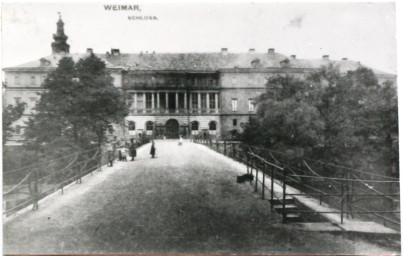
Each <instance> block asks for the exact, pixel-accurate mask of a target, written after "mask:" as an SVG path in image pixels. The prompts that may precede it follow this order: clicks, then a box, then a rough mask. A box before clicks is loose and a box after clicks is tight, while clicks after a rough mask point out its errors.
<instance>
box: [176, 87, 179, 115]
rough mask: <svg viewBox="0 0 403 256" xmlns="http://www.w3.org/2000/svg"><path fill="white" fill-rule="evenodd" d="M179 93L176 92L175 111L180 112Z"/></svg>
mask: <svg viewBox="0 0 403 256" xmlns="http://www.w3.org/2000/svg"><path fill="white" fill-rule="evenodd" d="M178 96H179V95H178V93H177V92H176V93H175V113H178V112H179V111H178V106H179V97H178Z"/></svg>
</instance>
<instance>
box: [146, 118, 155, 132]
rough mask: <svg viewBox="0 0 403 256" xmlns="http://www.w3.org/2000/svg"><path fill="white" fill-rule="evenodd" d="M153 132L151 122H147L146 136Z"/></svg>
mask: <svg viewBox="0 0 403 256" xmlns="http://www.w3.org/2000/svg"><path fill="white" fill-rule="evenodd" d="M153 130H154V123H153V122H151V121H148V122H147V123H146V134H147V135H152V134H153Z"/></svg>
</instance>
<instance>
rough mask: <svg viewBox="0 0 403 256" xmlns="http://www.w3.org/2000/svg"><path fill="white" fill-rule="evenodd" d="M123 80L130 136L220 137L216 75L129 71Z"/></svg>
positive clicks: (218, 94) (210, 73)
mask: <svg viewBox="0 0 403 256" xmlns="http://www.w3.org/2000/svg"><path fill="white" fill-rule="evenodd" d="M122 81H123V84H122V88H123V89H124V90H125V91H126V92H127V93H128V95H129V99H128V102H129V108H130V112H129V116H128V117H127V118H126V120H127V122H128V128H129V129H128V130H129V136H132V135H137V134H139V133H145V134H146V135H147V136H152V137H154V138H179V135H181V136H183V137H185V138H189V137H191V136H202V137H203V136H204V137H207V136H208V137H212V136H213V137H215V136H217V130H218V125H219V122H220V119H219V115H220V90H219V87H218V86H217V85H218V76H217V73H216V72H205V73H194V72H193V73H187V72H179V73H178V72H167V71H165V72H158V71H155V72H139V71H132V72H130V71H128V72H127V73H125V74H124V75H123V79H122Z"/></svg>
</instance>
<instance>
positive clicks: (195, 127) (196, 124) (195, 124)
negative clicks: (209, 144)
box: [192, 121, 199, 131]
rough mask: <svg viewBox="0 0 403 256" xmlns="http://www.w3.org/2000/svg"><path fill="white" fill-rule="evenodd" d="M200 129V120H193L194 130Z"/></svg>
mask: <svg viewBox="0 0 403 256" xmlns="http://www.w3.org/2000/svg"><path fill="white" fill-rule="evenodd" d="M198 130H199V122H197V121H193V122H192V131H198Z"/></svg>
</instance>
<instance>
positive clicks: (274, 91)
mask: <svg viewBox="0 0 403 256" xmlns="http://www.w3.org/2000/svg"><path fill="white" fill-rule="evenodd" d="M317 94H318V92H317V90H315V89H314V88H312V86H311V84H309V83H307V82H306V81H303V80H300V79H297V78H295V77H293V76H290V75H286V76H275V77H272V78H270V79H269V80H268V83H267V93H265V94H263V95H262V96H261V97H260V98H259V99H258V110H257V117H256V119H255V118H251V119H250V122H249V123H248V124H247V126H246V129H245V131H244V133H243V136H242V138H243V139H244V141H245V142H248V143H259V144H261V145H264V146H266V147H269V148H272V149H281V150H287V149H295V150H299V151H301V150H305V151H308V152H309V151H311V149H312V148H314V147H316V146H318V145H320V144H323V141H322V140H323V129H324V122H323V120H322V118H321V116H320V112H319V111H318V110H317V108H316V107H315V99H316V96H315V95H317Z"/></svg>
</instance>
